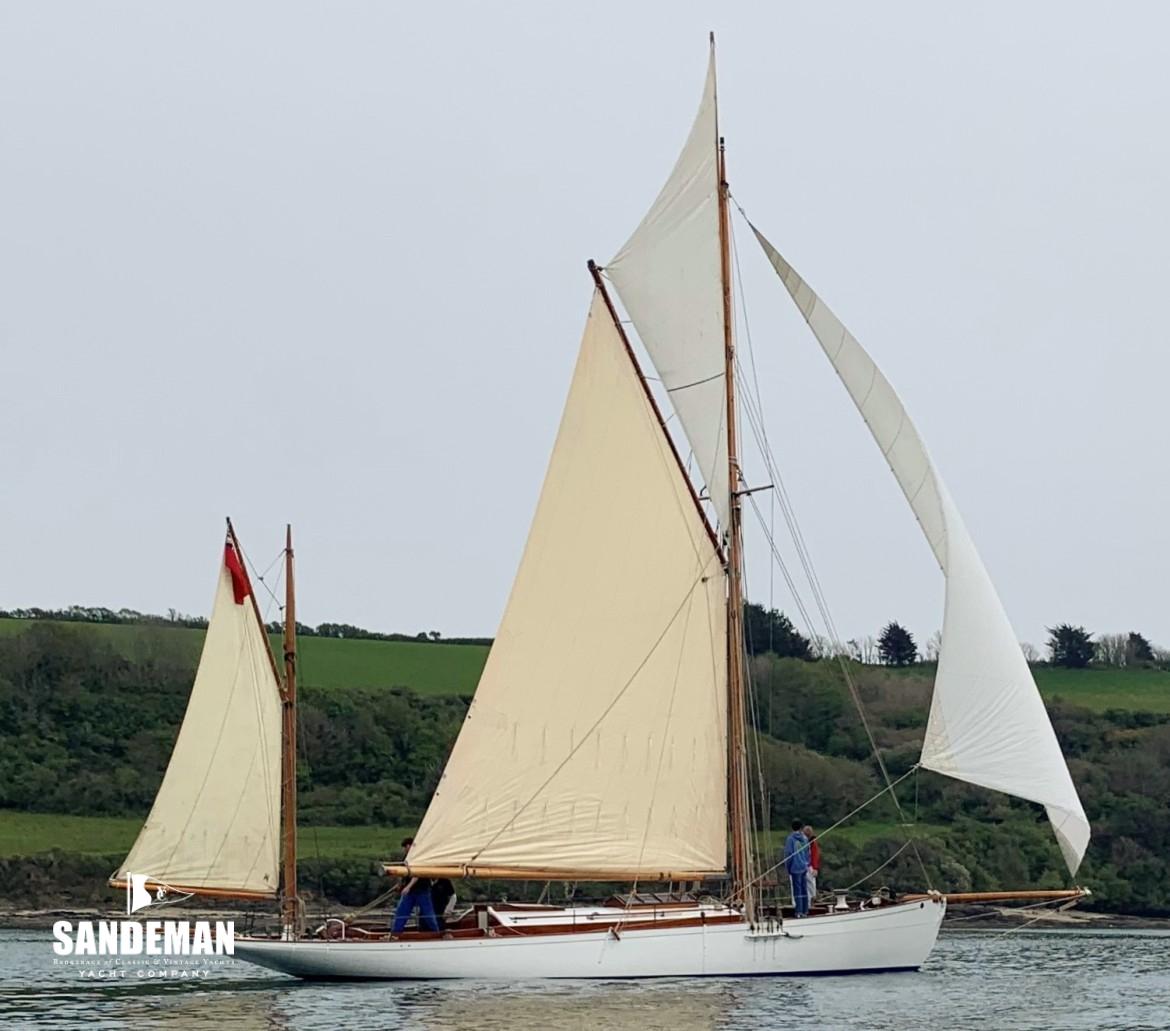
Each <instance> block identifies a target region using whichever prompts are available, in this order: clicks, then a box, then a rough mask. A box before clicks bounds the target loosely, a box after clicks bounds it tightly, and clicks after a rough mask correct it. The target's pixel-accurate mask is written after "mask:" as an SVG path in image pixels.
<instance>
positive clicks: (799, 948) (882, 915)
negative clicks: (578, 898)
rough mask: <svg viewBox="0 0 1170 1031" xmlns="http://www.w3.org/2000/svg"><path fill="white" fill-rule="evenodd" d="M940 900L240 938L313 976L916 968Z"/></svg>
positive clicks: (251, 955)
mask: <svg viewBox="0 0 1170 1031" xmlns="http://www.w3.org/2000/svg"><path fill="white" fill-rule="evenodd" d="M945 911H946V903H945V901H942V900H941V899H940V900H937V901H936V900H934V899H931V900H928V901H925V902H906V903H902V904H899V905H892V906H883V907H881V908H879V909H872V910H860V911H858V910H854V911H851V912H848V913H831V914H828V915H825V916H814V917H809V918H806V919H804V920H786V921H785V922H784V925H783V928H782V929H777V930H775V931H773V932H771V933H764V932H759V931H757V932H752V931H749V929H748V927H747V925H746V924H744V923H730V924H729V923H718V924H708V925H700V926H689V927H661V928H646V929H644V930H627V931H620V932H619V933H618V935H615V934H613V933H611V932H610V931H608V930H604V931H603V930H597V931H590V932H585V933H580V932H578V933H568V934H535V935H527V936H524V935H520V936H516V937H509V936H506V935H499V936H494V937H483V938H471V939H462V940H451V941H443V940H418V941H318V940H307V941H296V942H290V941H276V940H264V939H256V938H240V939H237V940H236V955H237V956H238V957H239V958H240V959H243V960H246V961H248V962H249V963H256V964H258V965H259V966H263V967H268V968H270V969H272V970H279V971H280V972H282V973H285V974H292V975H293V976H295V977H302V978H309V979H372V980H429V979H436V978H473V979H486V980H507V981H523V980H530V979H537V978H621V977H744V976H753V975H768V974H771V975H777V974H790V975H806V974H844V973H865V972H878V971H888V970H915V969H917V968H918V967H920V966H921V965H922V964H923V962H924V961H925V960H926V957H927V956H928V955H929V954H930V950H931V949H932V948H933V947H934V942H935V939H936V938H937V937H938V929H939V925H940V924H941V923H942V918H943V914H944V912H945Z"/></svg>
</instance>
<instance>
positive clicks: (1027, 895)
mask: <svg viewBox="0 0 1170 1031" xmlns="http://www.w3.org/2000/svg"><path fill="white" fill-rule="evenodd" d="M1092 894H1093V893H1092V892H1091V891H1089V889H1088V888H1066V889H1063V890H1058V891H944V892H940V893H938V894H930V895H903V896H902V901H903V902H917V901H919V900H921V899H931V898H939V897H940V896H941V897H942V898H944V899H946V900H947V902H958V903H962V902H1023V901H1027V900H1033V901H1041V900H1049V901H1056V900H1058V899H1083V898H1087V897H1088V896H1089V895H1092Z"/></svg>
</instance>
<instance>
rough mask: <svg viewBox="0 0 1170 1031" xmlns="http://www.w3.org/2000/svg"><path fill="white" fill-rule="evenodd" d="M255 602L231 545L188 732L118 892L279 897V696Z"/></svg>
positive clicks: (189, 709) (187, 717) (173, 758)
mask: <svg viewBox="0 0 1170 1031" xmlns="http://www.w3.org/2000/svg"><path fill="white" fill-rule="evenodd" d="M251 594H252V586H251V584H250V583H249V581H248V576H247V573H246V571H245V570H244V567H243V562H242V559H241V557H240V555H239V554H238V553H237V551H236V548H235V547H234V545H233V542H232V540H231V539H230V538H229V540H228V542H227V544H226V545H225V548H224V558H223V563H222V565H221V566H220V570H219V580H218V582H217V585H216V591H215V604H214V607H213V608H212V611H211V620H210V622H209V623H208V626H207V636H206V638H205V639H204V642H203V653H202V655H201V656H200V659H199V669H198V671H197V672H196V674H195V683H194V685H193V687H192V688H191V698H190V701H189V702H188V703H187V712H186V714H185V715H184V717H183V725H182V727H181V728H180V730H179V737H178V740H177V741H176V742H175V749H174V751H173V752H172V753H171V761H170V764H169V765H168V766H167V771H166V774H165V775H164V776H163V781H162V785H161V786H160V787H159V790H158V795H157V796H156V797H155V800H154V806H153V808H152V809H151V811H150V815H149V816H148V817H147V819H146V823H145V825H144V826H143V828H142V830H141V831H140V832H139V834H138V840H137V841H135V843H134V847H133V848H131V850H130V854H129V855H128V856H127V857H126V861H125V862H124V863H123V864H122V866H121V868H120V869H119V870H118V873H117V874H116V875H115V877H114V881H115V883H121V882H125V881H126V880H127V879H128V878H129V877H130V875H131V874H138V875H145V876H146V877H147V879H148V883H157V884H161V885H168V886H170V887H173V888H176V889H182V890H190V891H195V892H199V891H205V890H206V891H213V892H216V891H218V892H225V893H239V894H257V895H269V896H274V895H275V894H276V891H277V887H278V878H279V863H278V856H277V848H278V845H279V840H280V759H281V752H280V750H281V728H280V721H281V704H280V688H279V685H278V683H277V679H276V673H275V670H274V667H273V664H272V655H271V653H270V652H269V650H268V640H267V638H266V637H265V634H264V632H263V630H262V629H261V627H260V620H259V618H258V617H257V614H256V610H255V607H254V601H253V598H252V597H251Z"/></svg>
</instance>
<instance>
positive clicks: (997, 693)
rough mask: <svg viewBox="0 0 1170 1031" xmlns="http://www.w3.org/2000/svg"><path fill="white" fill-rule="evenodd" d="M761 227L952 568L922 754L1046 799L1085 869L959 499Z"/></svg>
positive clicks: (1050, 737) (959, 772) (890, 392)
mask: <svg viewBox="0 0 1170 1031" xmlns="http://www.w3.org/2000/svg"><path fill="white" fill-rule="evenodd" d="M752 230H753V232H754V233H755V234H756V238H757V239H758V240H759V242H760V246H761V247H763V249H764V253H765V254H766V255H767V256H768V260H769V261H770V262H771V263H772V267H773V268H775V270H776V272H777V274H778V275H779V276H780V279H781V280H782V281H783V283H784V286H785V287H786V288H787V290H788V292H789V294H790V295H791V296H792V299H793V301H794V302H795V303H796V306H797V308H798V309H799V310H800V313H801V314H802V315H803V316H804V318H805V321H807V322H808V324H809V327H810V328H811V329H812V331H813V334H814V336H816V338H817V340H818V342H819V343H820V345H821V347H822V349H823V350H824V352H825V354H826V355H827V356H828V359H829V361H830V362H831V363H832V364H833V368H834V369H836V370H837V374H838V375H839V376H840V377H841V382H842V383H844V385H845V389H846V390H847V391H848V392H849V396H850V397H851V398H852V399H853V402H854V404H856V405H857V409H858V411H860V412H861V415H862V418H863V419H865V423H866V425H867V426H868V427H869V429H870V432H871V433H872V434H873V438H874V440H875V441H876V442H877V445H878V447H879V448H881V451H882V454H883V455H884V456H885V459H886V461H887V463H888V464H889V466H890V469H891V470H892V471H893V473H894V477H895V478H896V479H897V481H898V484H899V486H900V487H901V488H902V492H903V493H904V494H905V495H906V500H907V501H908V502H909V503H910V507H911V509H913V511H914V514H915V516H917V518H918V522H919V525H920V526H921V527H922V532H923V533H924V534H925V536H926V539H927V542H928V543H929V544H930V547H931V550H932V551H933V552H934V555H935V558H936V559H937V560H938V564H939V565H940V566H941V567H942V570H943V573H944V574H945V576H946V610H945V616H944V619H943V630H942V647H941V651H940V653H939V661H938V673H937V675H936V678H935V685H934V698H933V701H932V703H931V708H930V719H929V721H928V723H927V728H926V738H925V741H924V742H923V749H922V765H923V766H924V767H926V768H927V769H931V770H935V771H937V772H938V773H945V774H946V775H947V776H950V777H955V778H957V779H958V780H963V781H967V782H968V783H971V784H978V785H980V786H981V787H985V788H991V789H993V790H996V791H1003V792H1006V793H1007V794H1011V795H1016V796H1018V797H1020V798H1025V799H1028V800H1030V801H1032V802H1038V803H1040V804H1041V805H1043V806H1044V807H1045V808H1046V810H1047V812H1048V818H1049V820H1050V821H1051V823H1052V829H1053V831H1054V832H1055V834H1056V839H1057V841H1058V842H1059V844H1060V849H1061V852H1062V854H1063V855H1064V859H1065V862H1066V863H1067V864H1068V867H1069V870H1070V871H1072V872H1073V873H1076V870H1077V867H1078V866H1079V865H1080V862H1081V859H1082V857H1083V856H1084V854H1085V849H1086V848H1087V847H1088V844H1089V822H1088V820H1087V818H1086V817H1085V811H1084V809H1083V808H1082V807H1081V802H1080V799H1079V798H1078V796H1077V792H1076V788H1075V787H1074V785H1073V782H1072V778H1071V776H1070V775H1069V772H1068V765H1067V764H1066V762H1065V760H1064V755H1063V754H1062V753H1061V750H1060V745H1059V743H1058V742H1057V740H1056V734H1055V732H1054V731H1053V729H1052V723H1051V721H1050V720H1049V718H1048V712H1047V710H1046V709H1045V708H1044V702H1043V700H1042V699H1041V698H1040V692H1039V691H1038V690H1037V689H1036V682H1035V681H1034V680H1033V679H1032V673H1031V670H1029V669H1028V664H1027V662H1025V661H1024V656H1023V652H1022V651H1021V650H1020V646H1019V643H1018V641H1017V640H1016V635H1015V633H1014V632H1013V630H1012V627H1011V623H1010V622H1009V621H1008V618H1007V614H1006V612H1005V611H1004V608H1003V604H1002V603H1001V602H1000V600H999V595H998V594H997V593H996V590H995V587H994V586H993V585H992V583H991V578H990V577H989V576H988V574H987V570H986V568H985V567H984V565H983V562H982V560H981V559H980V558H979V553H978V552H977V551H976V549H975V544H974V542H973V541H972V540H971V536H970V534H969V533H968V532H967V528H966V526H965V525H964V524H963V520H962V517H961V516H960V515H959V512H958V509H957V508H956V507H955V504H954V502H953V501H952V500H951V497H950V495H949V494H948V492H947V490H946V487H945V486H944V485H943V482H942V480H941V479H940V477H939V475H938V472H937V471H936V470H935V467H934V464H933V463H932V462H931V460H930V456H929V454H928V453H927V450H926V447H925V445H924V444H923V442H922V438H921V437H920V436H919V435H918V431H917V430H916V429H915V427H914V424H913V423H912V422H911V421H910V416H909V415H907V413H906V409H905V408H904V407H903V406H902V402H901V401H900V400H899V399H898V395H897V394H895V393H894V389H893V387H891V386H890V383H889V381H888V380H887V379H886V378H885V376H883V375H882V373H881V371H880V370H879V369H878V367H877V366H876V365H875V364H874V362H873V359H872V358H870V356H869V355H868V354H867V353H866V352H865V350H864V349H863V348H862V347H861V345H860V344H859V343H858V342H857V340H856V339H855V338H854V337H853V335H852V334H851V333H850V332H849V331H848V330H847V329H846V328H845V326H844V325H843V324H842V323H841V321H840V320H839V319H838V318H837V317H836V316H835V315H834V314H833V313H832V312H831V311H830V310H829V308H828V307H827V306H826V305H825V303H824V302H823V301H822V300H821V299H820V298H819V297H818V296H817V295H816V294H815V293H813V291H812V289H811V288H810V287H809V286H808V284H807V283H805V282H804V280H803V279H801V278H800V276H799V275H798V274H797V273H796V271H795V270H794V269H793V268H792V266H791V265H789V264H788V263H787V262H786V261H785V260H784V258H782V257H781V256H780V254H779V253H778V252H777V251H776V249H775V248H774V247H773V246H772V245H771V244H770V243H769V242H768V241H767V240H766V239H765V238H764V236H763V235H762V234H761V233H760V231H759V230H758V229H756V228H755V227H754V226H753V227H752Z"/></svg>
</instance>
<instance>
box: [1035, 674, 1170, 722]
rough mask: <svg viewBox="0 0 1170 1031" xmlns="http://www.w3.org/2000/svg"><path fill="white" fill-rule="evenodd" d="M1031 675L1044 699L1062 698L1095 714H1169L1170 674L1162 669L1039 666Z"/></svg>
mask: <svg viewBox="0 0 1170 1031" xmlns="http://www.w3.org/2000/svg"><path fill="white" fill-rule="evenodd" d="M1033 672H1034V673H1035V676H1036V683H1037V684H1038V685H1039V687H1040V692H1041V694H1043V695H1044V697H1045V698H1061V699H1063V700H1064V701H1066V702H1069V703H1070V704H1072V705H1083V706H1084V707H1085V708H1086V709H1093V710H1095V711H1097V712H1103V711H1105V710H1106V709H1131V710H1134V711H1138V712H1160V713H1167V712H1170V673H1167V672H1165V671H1163V670H1157V669H1117V670H1112V669H1058V668H1056V667H1052V666H1041V667H1037V668H1036V669H1035V670H1034V671H1033Z"/></svg>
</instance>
